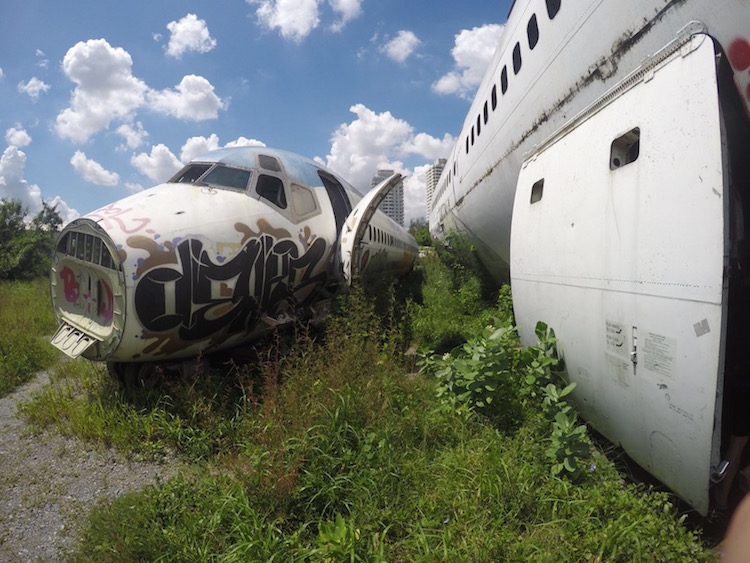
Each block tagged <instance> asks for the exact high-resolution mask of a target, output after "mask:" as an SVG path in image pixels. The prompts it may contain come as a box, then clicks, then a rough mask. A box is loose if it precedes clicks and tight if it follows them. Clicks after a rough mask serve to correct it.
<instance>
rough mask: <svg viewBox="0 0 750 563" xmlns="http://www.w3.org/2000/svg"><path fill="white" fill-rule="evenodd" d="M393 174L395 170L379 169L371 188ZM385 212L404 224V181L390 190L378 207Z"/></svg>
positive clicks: (373, 178)
mask: <svg viewBox="0 0 750 563" xmlns="http://www.w3.org/2000/svg"><path fill="white" fill-rule="evenodd" d="M392 175H393V170H378V173H377V174H376V175H375V176H373V177H372V181H371V182H370V188H374V187H375V186H377V185H378V184H379V183H380V182H382V181H383V180H385V179H387V178H388V177H390V176H392ZM378 209H380V210H381V211H382V212H383V213H385V214H386V215H388V217H390V218H391V219H393V220H394V221H396V223H398V224H399V225H401V226H403V225H404V182H403V181H401V182H399V183H398V184H396V185H395V186H393V188H391V191H390V192H388V195H387V196H385V199H383V201H382V202H381V203H380V206H379V207H378Z"/></svg>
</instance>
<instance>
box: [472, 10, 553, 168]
mask: <svg viewBox="0 0 750 563" xmlns="http://www.w3.org/2000/svg"><path fill="white" fill-rule="evenodd" d="M561 1H562V0H545V4H546V5H547V16H548V17H549V19H550V20H553V19H554V18H555V16H557V13H558V12H559V11H560V3H561ZM526 39H527V41H528V45H529V50H530V51H533V50H534V48H535V47H536V46H537V44H538V43H539V23H538V21H537V18H536V14H532V15H531V17H530V18H529V21H528V23H527V24H526ZM511 59H512V60H511V62H512V64H513V74H514V75H516V74H518V73H519V72H521V66H522V64H523V59H522V57H521V43H520V42H516V44H515V46H514V47H513V55H512V57H511ZM507 91H508V65H503V70H501V71H500V92H501V93H502V94H505V93H506V92H507ZM490 102H491V103H492V111H495V109H497V84H494V85H493V86H492V92H491V94H490ZM487 121H489V108H488V102H484V109H483V111H482V112H481V113H480V114H479V115H477V123H476V126H472V128H471V133H470V134H467V135H466V154H469V150H470V147H472V146H474V142H475V140H476V138H478V137H479V135H481V134H482V123H484V125H487Z"/></svg>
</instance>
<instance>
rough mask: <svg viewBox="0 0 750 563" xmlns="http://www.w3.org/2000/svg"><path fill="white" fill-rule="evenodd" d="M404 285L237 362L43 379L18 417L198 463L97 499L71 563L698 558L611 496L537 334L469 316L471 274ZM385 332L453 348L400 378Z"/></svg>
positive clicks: (501, 308) (495, 311)
mask: <svg viewBox="0 0 750 563" xmlns="http://www.w3.org/2000/svg"><path fill="white" fill-rule="evenodd" d="M467 249H468V250H469V251H470V247H468V246H466V247H464V246H459V244H454V245H453V246H452V250H446V252H452V253H461V252H464V251H466V250H467ZM440 252H442V250H441V251H440ZM466 259H467V257H466V256H455V257H454V259H453V261H454V264H455V263H465V260H466ZM423 275H424V277H425V285H424V289H423V291H424V296H425V297H424V301H423V302H422V303H421V304H420V303H419V302H418V300H417V301H415V302H413V303H411V305H409V307H408V315H404V314H403V312H402V311H403V308H402V305H400V302H399V299H398V298H396V297H395V296H394V295H395V294H391V297H390V298H387V299H382V300H381V301H380V302H379V304H378V307H379V308H378V313H376V308H375V305H374V304H373V300H372V299H369V298H367V296H366V295H365V294H364V293H363V292H362V291H361V290H358V289H355V290H354V291H352V292H351V293H350V294H349V295H347V296H346V297H345V298H344V303H343V306H342V307H340V308H339V309H338V312H337V313H336V314H335V315H334V317H333V318H332V319H331V320H330V322H329V323H328V325H327V326H326V329H325V331H324V332H322V333H317V334H315V335H313V334H311V333H309V332H308V331H306V330H305V329H303V328H300V329H299V330H298V331H297V333H296V334H294V335H291V336H288V337H285V336H280V337H278V338H277V339H275V340H274V341H273V342H271V343H270V344H267V345H266V346H264V347H260V348H259V349H258V355H259V357H258V359H257V360H256V361H255V362H253V363H252V364H251V365H250V366H235V365H229V366H224V367H223V368H222V369H216V368H214V369H206V370H204V371H203V372H202V373H200V374H199V375H196V376H194V377H188V378H185V379H183V380H180V379H169V378H166V377H165V379H164V380H163V381H161V382H160V383H159V384H158V385H157V386H156V387H155V388H154V389H151V390H130V391H127V392H125V391H122V390H121V389H119V388H118V387H117V386H115V385H114V384H113V383H112V382H111V381H110V380H109V378H108V376H107V374H106V373H105V370H103V369H101V368H100V367H98V366H95V365H92V364H90V363H87V362H85V361H76V362H67V363H65V364H61V365H60V366H58V368H57V369H56V370H55V373H54V375H53V383H52V385H51V386H50V387H48V388H47V389H46V390H45V391H44V393H43V394H42V395H41V396H40V398H38V399H37V400H36V401H34V402H33V403H30V404H28V405H27V406H26V407H25V411H26V413H27V416H28V417H29V418H30V420H32V421H33V422H34V424H35V425H37V426H38V427H43V426H50V425H54V426H56V427H57V428H58V429H59V430H60V431H61V432H63V433H66V434H73V435H77V436H80V437H82V438H85V439H90V440H94V441H97V442H99V443H104V444H112V445H114V446H116V447H118V448H120V449H122V450H124V451H127V452H139V453H140V455H148V456H156V457H158V456H159V455H160V454H161V453H163V452H166V451H170V452H173V453H174V454H175V455H177V456H180V457H181V458H183V459H184V460H185V461H187V462H192V463H193V464H195V465H196V466H197V467H199V468H200V470H199V471H196V472H191V474H190V475H182V476H180V477H178V478H175V479H173V480H170V481H167V482H165V483H161V484H159V485H157V486H153V487H149V488H147V489H146V490H144V491H142V492H140V493H132V494H128V495H124V496H122V497H120V498H117V499H114V500H112V501H108V502H105V503H103V504H100V505H98V506H97V507H96V508H95V509H94V510H93V511H92V513H91V514H90V515H89V524H88V527H87V529H86V531H85V533H84V534H83V537H82V539H81V543H80V545H79V547H78V549H79V551H78V555H77V556H76V557H74V559H78V560H86V561H89V560H100V561H132V560H163V561H173V560H174V561H271V560H275V561H344V560H346V561H405V560H409V561H410V560H425V561H505V560H508V561H525V560H532V561H633V560H655V561H670V560H675V561H685V560H690V561H710V560H712V559H713V557H712V554H711V553H710V552H709V551H708V550H705V549H704V548H703V547H702V546H701V544H700V541H699V538H698V537H697V536H696V535H695V534H694V533H692V532H689V531H687V530H686V529H685V527H684V526H683V524H682V517H680V516H679V515H678V514H677V512H676V510H675V508H674V507H673V506H672V504H671V502H670V500H669V497H668V496H667V495H665V494H663V493H655V492H652V491H649V490H647V489H646V488H645V487H643V486H633V485H627V484H625V483H624V482H623V481H622V480H621V479H620V476H619V475H618V472H617V469H616V468H615V466H614V465H613V464H612V463H611V462H610V461H608V460H607V458H606V457H605V456H604V455H603V454H602V453H601V452H600V451H599V450H598V449H597V448H596V447H594V446H593V445H592V444H591V442H590V441H589V439H588V437H587V435H586V427H585V426H584V425H582V424H581V423H580V422H579V421H578V420H577V417H576V415H575V413H574V411H573V410H572V408H571V407H570V406H569V405H568V404H567V402H566V397H567V396H568V394H569V393H570V392H571V391H572V388H571V387H569V386H567V385H565V382H564V381H563V380H562V379H561V378H560V376H559V373H558V372H557V371H556V370H557V369H558V368H559V365H558V360H557V358H556V354H555V340H554V335H553V334H552V333H551V332H550V331H548V330H547V329H546V327H544V326H543V325H540V326H539V327H538V333H537V334H538V336H539V337H540V343H539V345H538V346H536V347H532V348H526V349H524V348H522V347H520V346H519V344H518V340H517V337H516V335H515V331H514V329H513V325H512V317H511V316H510V310H509V293H508V290H504V291H502V292H501V294H500V297H499V298H498V299H497V300H496V299H494V297H493V296H491V295H490V296H489V298H490V303H492V302H493V301H494V302H496V303H498V304H497V305H494V306H491V307H489V308H483V307H480V306H478V305H477V304H476V303H472V299H471V298H469V297H468V296H469V295H471V296H473V299H475V300H479V299H480V298H481V297H482V295H483V292H482V291H481V282H480V281H479V280H478V279H477V278H476V274H474V273H473V271H472V270H471V269H470V268H466V269H465V270H463V271H460V273H459V274H456V273H455V272H451V271H449V270H448V268H447V267H446V266H445V264H444V262H442V261H441V260H439V258H438V255H437V254H436V255H433V256H431V257H428V258H427V259H426V260H425V261H424V269H423ZM457 278H458V279H457ZM461 292H464V297H462V298H459V299H456V293H459V294H461ZM428 296H429V297H428ZM386 305H387V306H386ZM442 306H445V307H446V311H447V312H446V313H445V314H443V315H442V316H440V315H439V314H438V313H437V312H438V311H439V310H440V307H442ZM381 311H385V314H383V313H382V312H381ZM453 315H460V318H461V320H463V322H458V323H457V322H456V319H454V318H452V316H453ZM428 327H429V328H428ZM430 330H433V331H435V333H434V334H430V332H429V331H430ZM410 331H411V332H410ZM405 334H414V335H416V336H415V338H416V339H417V341H418V342H420V343H422V344H425V343H426V344H428V345H429V346H435V345H436V344H439V345H441V346H446V345H447V342H448V340H449V338H447V337H446V335H451V334H452V335H454V336H455V339H456V340H457V341H459V342H458V347H457V348H456V349H454V350H452V351H445V352H441V353H439V354H433V353H431V352H428V351H427V350H426V349H424V348H423V351H422V352H421V357H422V362H423V364H424V369H423V371H422V372H421V373H419V374H417V373H414V372H413V371H412V364H411V362H412V360H410V356H408V355H404V351H405V349H406V348H407V346H409V345H410V344H412V342H411V340H410V338H406V337H405ZM428 336H430V338H428ZM206 365H207V362H206ZM407 372H410V373H408V374H407ZM195 475H198V476H197V477H196V476H195Z"/></svg>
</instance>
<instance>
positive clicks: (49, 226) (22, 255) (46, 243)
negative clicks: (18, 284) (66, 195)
mask: <svg viewBox="0 0 750 563" xmlns="http://www.w3.org/2000/svg"><path fill="white" fill-rule="evenodd" d="M27 213H28V210H27V209H24V207H23V205H22V204H21V202H20V201H18V200H14V199H10V200H4V199H0V280H33V279H35V278H39V277H42V276H46V275H48V274H49V258H50V253H51V251H52V245H53V243H54V240H55V236H56V235H57V232H58V231H59V230H60V226H61V225H62V219H61V218H60V215H59V214H58V213H57V210H56V209H55V207H50V206H49V205H47V203H46V202H44V203H42V210H41V211H40V212H39V213H37V214H36V215H35V216H34V218H33V219H32V220H31V222H29V223H27V222H26V219H25V218H26V215H27Z"/></svg>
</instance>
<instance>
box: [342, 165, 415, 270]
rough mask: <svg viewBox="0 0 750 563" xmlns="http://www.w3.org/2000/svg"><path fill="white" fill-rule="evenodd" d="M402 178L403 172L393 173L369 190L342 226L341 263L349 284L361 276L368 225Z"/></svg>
mask: <svg viewBox="0 0 750 563" xmlns="http://www.w3.org/2000/svg"><path fill="white" fill-rule="evenodd" d="M401 179H402V176H401V174H393V175H391V176H389V177H388V178H386V179H385V180H383V181H382V182H380V184H378V185H377V186H375V187H374V188H373V189H371V190H370V191H369V192H367V194H366V195H365V197H363V198H362V200H361V201H360V202H359V203H358V204H357V206H356V207H355V208H354V209H353V210H352V212H351V213H350V214H349V216H348V217H347V218H346V222H345V223H344V225H343V227H341V247H340V253H341V264H342V267H343V273H344V278H345V279H346V283H347V284H351V283H352V280H353V279H354V278H356V277H358V276H359V274H360V271H361V269H362V267H363V264H362V261H361V253H362V239H363V238H364V235H365V229H367V225H368V224H369V223H370V220H371V219H372V217H373V215H374V214H375V212H376V211H377V210H378V205H380V203H381V202H382V201H383V199H385V196H386V195H388V192H389V191H391V189H392V188H393V186H395V185H397V184H398V183H399V182H400V181H401ZM389 232H390V230H389Z"/></svg>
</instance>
